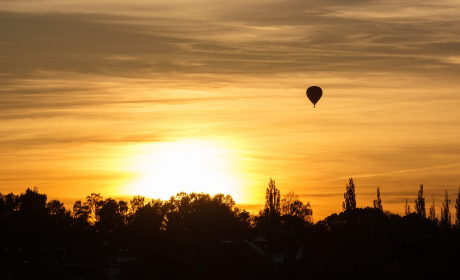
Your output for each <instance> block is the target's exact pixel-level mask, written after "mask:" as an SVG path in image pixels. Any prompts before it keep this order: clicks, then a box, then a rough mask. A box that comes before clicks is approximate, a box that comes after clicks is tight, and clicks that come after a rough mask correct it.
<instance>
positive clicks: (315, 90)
mask: <svg viewBox="0 0 460 280" xmlns="http://www.w3.org/2000/svg"><path fill="white" fill-rule="evenodd" d="M307 96H308V99H310V101H311V103H313V108H315V105H316V103H318V101H319V99H320V98H321V96H323V90H322V89H321V88H320V87H317V86H312V87H309V88H308V89H307Z"/></svg>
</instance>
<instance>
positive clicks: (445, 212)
mask: <svg viewBox="0 0 460 280" xmlns="http://www.w3.org/2000/svg"><path fill="white" fill-rule="evenodd" d="M449 204H450V199H449V193H448V191H447V190H446V192H445V196H444V202H443V203H442V207H441V222H440V224H441V226H442V227H443V229H444V230H446V231H449V230H450V228H451V226H452V220H451V219H452V218H451V214H450V207H449Z"/></svg>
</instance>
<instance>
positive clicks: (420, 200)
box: [414, 185, 426, 218]
mask: <svg viewBox="0 0 460 280" xmlns="http://www.w3.org/2000/svg"><path fill="white" fill-rule="evenodd" d="M414 208H415V213H417V215H419V216H421V217H423V218H426V210H425V198H424V197H423V185H420V190H419V191H418V195H417V199H416V200H415V206H414Z"/></svg>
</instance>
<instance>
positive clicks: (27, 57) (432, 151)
mask: <svg viewBox="0 0 460 280" xmlns="http://www.w3.org/2000/svg"><path fill="white" fill-rule="evenodd" d="M459 14H460V4H459V2H458V1H423V0H422V1H412V0H409V1H391V0H390V1H370V0H368V1H359V0H357V1H356V0H354V1H349V0H345V1H344V0H340V1H339V0H325V1H310V0H264V1H259V0H255V1H240V0H237V1H230V2H228V1H227V2H225V1H224V2H222V1H211V0H195V1H190V0H189V1H184V0H168V1H140V0H130V1H127V0H110V1H109V0H92V1H86V0H72V1H63V0H59V1H58V0H30V1H27V0H26V1H21V0H0V192H1V193H4V194H5V193H9V192H14V193H16V194H19V193H21V192H24V191H25V189H26V188H33V187H35V186H37V187H38V188H39V191H40V192H45V193H46V194H47V195H48V199H59V200H61V201H63V202H65V203H66V206H67V207H72V205H73V202H74V201H76V200H79V199H84V198H85V197H86V196H87V195H89V194H91V193H101V195H103V196H104V197H105V198H107V197H113V198H130V197H132V196H133V195H143V196H146V197H148V198H162V199H168V198H169V197H170V196H171V195H175V194H176V193H178V192H180V191H185V192H192V191H194V192H205V193H210V194H215V193H226V194H231V195H232V197H233V198H234V199H235V201H236V203H237V204H238V205H239V206H240V207H241V208H244V209H247V210H249V211H251V212H254V213H257V212H258V210H259V209H261V208H262V207H263V205H264V198H265V190H266V188H267V186H268V183H269V181H270V178H272V179H273V180H275V182H276V185H277V187H278V188H279V189H280V190H281V195H283V194H286V193H288V192H290V191H293V192H295V193H296V194H298V195H299V196H300V198H301V199H302V200H303V201H304V202H306V201H309V202H310V204H311V206H312V208H313V215H314V220H315V221H319V220H321V219H323V218H324V217H326V216H328V215H330V214H332V213H334V212H340V211H341V205H342V201H343V193H344V192H345V186H346V184H347V183H348V180H349V178H353V180H354V182H355V185H356V199H357V206H358V207H367V206H372V202H373V200H374V199H375V198H376V188H377V187H380V192H381V199H382V204H383V208H384V210H389V211H391V212H393V213H398V214H403V212H404V204H405V201H406V198H407V199H408V201H409V204H411V205H413V204H414V200H415V198H416V197H417V192H418V190H419V186H420V185H421V184H423V185H424V196H425V197H426V200H427V202H426V204H427V209H428V207H429V206H430V205H431V204H432V199H433V196H434V199H435V205H436V214H437V215H438V216H439V215H440V207H441V204H442V202H443V200H444V192H445V190H447V191H448V192H449V196H450V197H451V199H452V200H453V204H454V203H455V196H456V194H457V191H458V190H459V187H460V145H459V143H460V121H459V120H460V110H459V109H458V108H459V107H460V79H459V77H460V29H459V28H458V26H460V18H459V17H458V15H459ZM309 86H320V87H321V88H322V89H323V97H322V98H321V100H320V101H319V102H318V104H317V105H316V108H313V105H312V104H311V102H310V101H309V100H308V98H307V97H306V94H305V91H306V89H307V88H308V87H309ZM453 204H452V205H451V211H452V212H453V211H455V209H454V207H453ZM412 207H413V206H412Z"/></svg>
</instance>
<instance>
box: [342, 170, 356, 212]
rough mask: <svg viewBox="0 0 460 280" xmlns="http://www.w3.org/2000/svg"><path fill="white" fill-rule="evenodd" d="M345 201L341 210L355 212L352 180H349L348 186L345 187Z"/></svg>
mask: <svg viewBox="0 0 460 280" xmlns="http://www.w3.org/2000/svg"><path fill="white" fill-rule="evenodd" d="M343 197H344V198H345V201H344V202H343V203H342V210H343V211H344V212H345V211H348V210H355V209H356V194H355V183H353V178H350V181H349V182H348V185H347V186H346V191H345V193H344V194H343Z"/></svg>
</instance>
